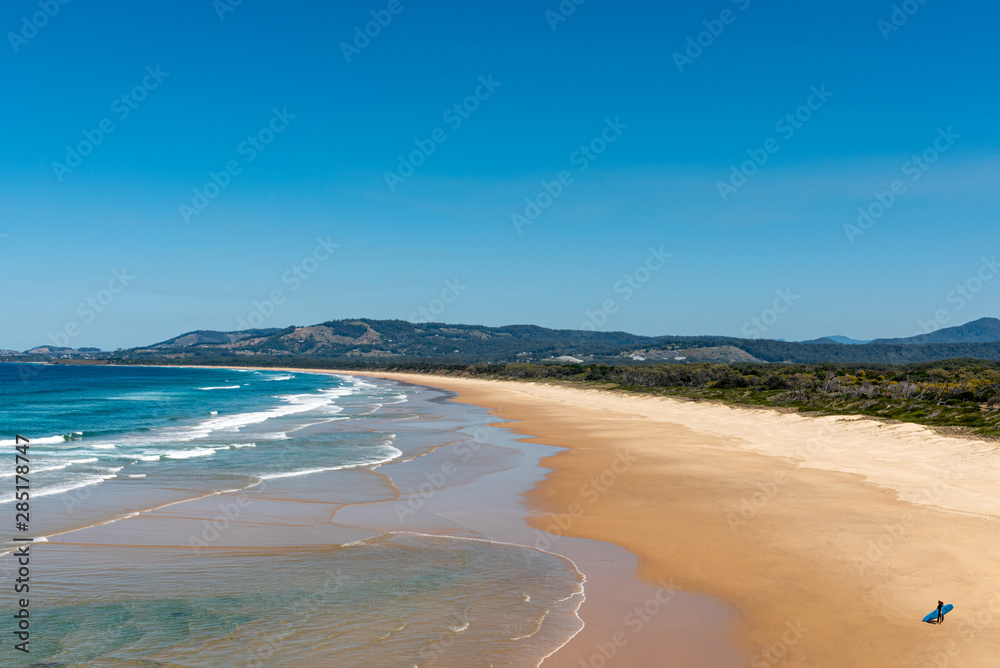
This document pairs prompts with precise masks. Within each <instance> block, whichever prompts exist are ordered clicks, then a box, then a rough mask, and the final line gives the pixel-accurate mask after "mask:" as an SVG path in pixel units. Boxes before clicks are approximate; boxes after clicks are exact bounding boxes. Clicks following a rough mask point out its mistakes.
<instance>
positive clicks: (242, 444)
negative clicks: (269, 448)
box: [229, 443, 257, 450]
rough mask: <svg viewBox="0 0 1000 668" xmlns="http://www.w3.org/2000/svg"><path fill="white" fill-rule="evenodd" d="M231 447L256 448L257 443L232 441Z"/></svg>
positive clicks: (235, 448) (236, 448)
mask: <svg viewBox="0 0 1000 668" xmlns="http://www.w3.org/2000/svg"><path fill="white" fill-rule="evenodd" d="M229 447H230V448H232V449H234V450H238V449H239V448H256V447H257V444H256V443H230V444H229Z"/></svg>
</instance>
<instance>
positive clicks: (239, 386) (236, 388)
mask: <svg viewBox="0 0 1000 668" xmlns="http://www.w3.org/2000/svg"><path fill="white" fill-rule="evenodd" d="M241 387H243V386H242V385H222V386H221V387H199V388H198V389H199V390H238V389H240V388H241Z"/></svg>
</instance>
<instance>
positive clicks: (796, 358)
mask: <svg viewBox="0 0 1000 668" xmlns="http://www.w3.org/2000/svg"><path fill="white" fill-rule="evenodd" d="M18 357H20V358H22V359H25V358H30V359H31V360H38V361H43V360H54V359H55V360H62V359H66V358H82V359H84V360H88V361H91V362H93V361H99V360H113V361H115V362H121V363H133V364H136V363H138V364H141V363H146V362H149V363H156V362H183V363H203V364H259V365H280V364H291V363H302V364H311V365H320V366H327V367H335V366H337V365H338V364H345V365H357V364H358V363H362V364H365V363H369V362H375V363H385V362H390V363H391V362H397V361H398V362H434V363H455V364H473V363H479V362H485V363H496V362H540V361H543V360H550V359H558V358H560V357H573V358H576V359H580V360H584V361H585V362H586V363H588V364H591V363H598V364H600V363H606V364H664V363H667V364H687V363H691V362H718V363H759V362H768V363H777V364H792V363H806V364H809V363H824V362H828V363H831V364H869V365H870V364H913V363H923V362H937V361H940V360H947V359H959V358H962V359H966V358H968V359H981V360H1000V320H997V319H995V318H984V319H982V320H977V321H976V322H972V323H968V324H967V325H963V326H961V327H952V328H948V329H943V330H940V331H938V332H934V333H933V334H930V335H927V336H926V337H923V336H922V337H912V338H910V339H890V340H881V341H872V342H868V343H865V342H863V341H857V340H855V339H850V338H848V337H843V336H829V337H824V338H821V339H816V340H814V341H806V342H801V343H799V342H794V341H776V340H770V339H737V338H733V337H726V336H656V337H653V336H639V335H636V334H629V333H627V332H600V331H582V330H567V329H547V328H545V327H537V326H535V325H507V326H505V327H485V326H479V325H449V324H444V323H412V322H406V321H402V320H372V319H368V318H359V319H356V320H331V321H328V322H324V323H320V324H318V325H311V326H308V327H286V328H284V329H276V328H275V329H254V330H245V331H239V332H216V331H208V330H198V331H194V332H187V333H186V334H182V335H180V336H175V337H174V338H172V339H167V340H166V341H161V342H160V343H156V344H153V345H150V346H143V347H140V348H132V349H129V350H119V351H115V352H104V353H99V352H92V351H90V350H88V351H85V352H81V351H76V350H73V349H71V348H55V347H52V346H39V347H38V348H34V349H32V350H31V351H28V354H22V355H13V356H10V355H5V358H6V359H10V358H15V359H16V358H18Z"/></svg>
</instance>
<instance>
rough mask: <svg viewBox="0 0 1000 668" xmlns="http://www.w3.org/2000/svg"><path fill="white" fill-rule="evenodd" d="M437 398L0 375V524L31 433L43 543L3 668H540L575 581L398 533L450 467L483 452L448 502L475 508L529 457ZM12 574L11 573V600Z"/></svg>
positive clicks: (261, 385)
mask: <svg viewBox="0 0 1000 668" xmlns="http://www.w3.org/2000/svg"><path fill="white" fill-rule="evenodd" d="M440 399H441V396H440V393H437V394H433V395H431V394H430V393H427V392H425V391H424V390H423V389H422V388H415V387H412V386H402V385H398V384H394V383H388V382H369V381H365V380H360V379H354V378H347V377H337V376H331V375H323V374H309V373H292V372H281V371H234V370H223V369H180V368H134V367H75V366H73V367H70V366H67V367H63V366H47V365H46V366H40V365H2V364H0V400H2V404H0V508H8V509H9V510H10V511H11V512H10V514H11V519H10V520H8V521H10V522H11V528H13V527H12V524H13V523H12V519H13V518H12V516H13V511H14V508H13V506H12V505H11V496H12V494H13V487H14V478H13V475H14V471H13V464H14V461H13V460H14V458H13V451H14V448H13V442H14V436H15V435H16V434H20V435H23V436H25V437H28V438H29V439H31V443H30V448H29V457H30V460H31V463H30V465H31V470H32V471H31V473H30V476H29V477H30V480H31V487H32V507H31V510H32V521H31V532H30V535H32V536H34V537H36V538H41V537H46V536H47V537H48V542H36V543H34V544H33V545H32V547H31V552H32V578H33V583H34V584H32V591H31V598H32V624H33V625H32V631H33V634H32V648H33V651H32V653H31V655H30V656H27V655H21V654H20V653H14V652H12V649H11V647H10V645H12V644H13V643H7V644H5V645H0V665H12V666H29V665H33V664H34V665H48V666H69V665H79V666H108V667H111V666H114V667H117V666H220V667H224V668H225V667H229V666H234V667H235V666H406V667H410V666H421V667H429V666H534V665H538V663H539V662H540V661H541V660H542V658H543V657H545V656H547V655H548V654H550V653H551V652H553V651H555V650H556V649H557V648H558V647H560V646H561V645H562V644H563V643H564V642H565V641H566V640H567V639H568V638H569V637H571V636H572V635H573V634H574V633H575V632H576V631H577V630H578V629H579V618H578V617H577V616H576V609H577V608H578V607H579V605H580V603H581V601H582V576H581V575H580V573H579V572H578V571H577V570H576V568H575V566H574V565H573V563H572V562H570V561H568V560H566V559H564V558H562V557H558V556H556V555H553V554H549V553H544V552H537V551H532V552H531V554H530V558H525V555H526V552H525V550H524V549H523V548H520V547H515V546H512V545H509V544H506V543H503V542H497V541H494V540H490V537H489V536H486V535H482V534H479V533H477V532H475V531H473V530H471V529H469V528H468V527H467V526H465V525H464V524H460V523H458V524H456V523H454V522H452V521H450V520H448V521H444V520H441V521H439V519H440V518H438V519H435V518H434V517H431V518H430V520H429V521H427V522H423V523H422V524H421V525H420V526H422V527H425V528H426V527H434V526H437V527H438V528H437V529H433V530H432V531H433V533H437V534H445V533H449V532H451V533H455V534H458V535H461V537H456V536H449V535H427V534H426V533H421V531H424V530H425V529H417V528H416V527H415V519H412V518H407V519H406V522H403V521H402V520H400V519H397V517H398V511H399V502H398V500H399V499H400V498H404V497H405V496H407V495H412V494H413V491H412V490H411V489H410V488H416V487H418V486H419V484H420V483H421V482H424V481H426V480H428V479H429V478H427V477H426V476H427V473H428V472H430V473H432V474H433V472H434V471H437V470H440V467H441V459H442V457H444V456H449V457H452V458H454V459H455V460H456V461H460V460H461V461H464V458H460V457H459V456H458V455H459V454H460V453H462V452H470V453H471V452H475V453H477V455H476V457H474V458H472V459H470V460H469V461H468V462H467V463H464V464H462V466H461V470H459V471H458V472H456V473H455V474H454V475H453V476H452V477H451V478H449V480H448V485H447V487H455V486H468V487H471V486H474V485H475V484H476V481H477V479H478V478H480V477H482V476H485V475H488V474H489V473H490V471H500V470H509V469H511V468H512V467H513V466H514V465H515V464H516V461H518V460H517V457H519V456H520V454H519V453H517V452H515V451H513V450H510V449H507V448H503V447H493V446H490V445H488V444H487V443H485V441H484V440H483V439H482V438H481V437H480V435H481V434H482V433H485V432H484V427H483V424H484V420H492V418H489V417H488V416H486V415H485V414H484V412H483V411H481V410H480V409H476V408H474V407H467V406H462V405H458V404H453V403H442V402H441V401H440ZM463 444H464V447H465V450H464V451H461V450H452V449H453V448H461V447H463ZM470 444H471V447H470ZM487 450H489V454H488V456H487V455H486V454H485V453H486V451H487ZM449 470H450V469H449ZM407 490H409V491H407ZM220 493H221V496H218V495H219V494H220ZM473 498H474V497H473ZM236 500H239V502H240V506H239V511H238V512H239V513H240V516H239V517H238V518H236V517H232V516H230V518H229V519H227V518H226V517H225V516H223V515H221V514H220V512H219V509H220V508H226V507H229V508H236V506H234V505H233V504H234V503H235V501H236ZM185 501H187V503H179V502H185ZM513 503H514V504H515V505H516V502H513ZM226 504H228V506H227V505H226ZM380 504H381V505H380ZM393 504H395V505H393ZM348 509H352V510H358V511H363V512H361V513H360V514H355V515H350V514H349V515H348V517H353V518H354V519H351V520H349V521H347V523H346V524H344V523H342V522H341V520H340V519H339V518H340V517H341V516H342V515H343V513H344V512H346V510H348ZM366 513H367V514H366ZM2 515H3V513H0V516H2ZM362 517H368V518H369V519H370V523H369V524H368V525H365V526H362V525H361V524H358V522H359V521H362V520H360V519H358V518H362ZM230 519H231V520H232V521H230ZM237 519H238V521H237ZM421 519H422V521H423V520H424V519H426V518H421ZM209 522H214V526H216V527H218V532H217V533H216V531H214V530H213V529H211V528H209V524H208V523H209ZM435 523H437V524H435ZM88 527H89V528H88ZM373 527H374V528H373ZM203 528H205V529H207V530H208V531H209V532H211V534H212V535H208V534H206V533H205V531H204V530H203ZM79 529H83V530H82V531H79ZM67 532H70V533H67ZM95 532H96V533H95ZM13 533H14V532H13V531H11V530H7V531H2V532H0V535H2V537H3V538H2V540H3V544H2V545H0V548H3V547H6V548H7V549H9V548H10V547H11V546H12V545H13V543H12V542H11V540H10V538H11V536H12V534H13ZM192 536H197V537H200V539H199V541H198V544H199V545H202V546H203V547H199V548H197V549H192V547H191V546H192V545H193V544H194V543H192V542H191V537H192ZM42 539H43V540H44V538H42ZM15 568H16V567H15V566H14V565H13V559H12V555H11V554H7V555H6V556H5V557H0V586H7V585H6V584H4V583H6V582H7V581H8V580H10V579H11V578H12V577H13V573H14V572H15ZM11 605H12V601H11V597H10V596H8V597H4V598H3V600H2V601H0V616H2V617H3V618H6V619H12V617H10V613H11V612H12V609H11ZM0 626H2V625H0ZM8 630H11V629H8V628H7V627H6V626H2V628H0V632H6V631H8Z"/></svg>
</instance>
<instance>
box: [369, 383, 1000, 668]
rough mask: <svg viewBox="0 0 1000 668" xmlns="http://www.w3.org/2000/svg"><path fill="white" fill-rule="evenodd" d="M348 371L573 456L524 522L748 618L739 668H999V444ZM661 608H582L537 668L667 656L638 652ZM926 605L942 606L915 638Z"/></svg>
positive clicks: (664, 402) (656, 401)
mask: <svg viewBox="0 0 1000 668" xmlns="http://www.w3.org/2000/svg"><path fill="white" fill-rule="evenodd" d="M361 375H368V376H374V377H381V378H391V379H395V380H400V381H406V382H411V383H414V384H419V385H426V386H433V387H438V388H443V389H447V390H450V391H453V392H456V393H457V394H458V398H457V401H460V402H468V403H472V404H476V405H478V406H481V407H485V408H487V409H489V410H490V411H491V412H492V413H493V414H495V415H497V416H498V417H500V418H504V419H507V420H514V421H515V422H510V423H504V425H503V426H505V427H508V428H510V429H513V430H514V431H516V432H517V433H519V434H522V435H524V436H525V438H527V439H528V440H531V441H534V442H538V443H545V444H549V445H556V446H561V447H564V448H566V449H565V450H564V451H561V452H560V453H559V454H556V455H554V456H551V457H548V458H546V459H544V460H543V462H542V463H543V465H544V466H546V467H547V468H549V469H551V473H550V474H549V475H548V476H547V477H546V478H545V479H544V480H543V481H542V482H541V483H540V484H539V485H537V486H536V488H535V489H533V490H532V491H530V492H528V493H527V494H526V498H527V500H528V502H529V505H530V507H531V508H532V509H533V513H534V514H533V516H532V517H530V518H529V521H530V523H531V524H532V526H534V527H535V528H536V529H539V530H541V531H543V532H547V533H545V535H548V536H551V538H552V539H553V540H556V541H558V540H559V539H560V538H559V537H560V536H572V537H578V538H588V539H593V540H599V541H606V542H609V543H613V544H615V545H619V546H622V547H624V548H626V549H627V550H628V551H629V552H631V553H632V554H634V555H636V556H637V557H638V576H639V577H640V578H641V579H642V580H643V581H645V582H647V583H649V584H650V585H653V586H657V585H658V583H663V584H667V583H670V584H671V586H672V587H676V588H678V589H681V590H686V591H690V592H696V593H702V594H708V595H711V596H714V597H717V598H719V599H722V600H724V601H727V602H730V603H732V604H733V605H735V606H736V607H738V609H739V610H740V611H742V613H743V616H744V621H743V622H742V623H741V624H737V625H736V627H737V628H735V629H734V630H733V632H732V634H731V635H732V636H733V637H732V640H733V641H734V642H737V643H739V644H740V645H742V646H743V647H745V649H746V650H747V652H748V656H750V657H751V658H750V665H751V666H754V667H759V666H780V665H798V666H949V665H950V666H992V665H995V663H996V656H997V655H998V654H1000V637H998V636H997V635H996V633H995V629H996V624H997V621H998V619H1000V617H998V615H1000V593H998V591H1000V572H998V570H997V569H996V566H995V555H996V552H997V548H998V547H1000V541H998V539H997V533H996V532H997V517H998V515H1000V512H998V507H1000V506H998V503H997V498H996V494H997V492H996V490H998V489H1000V455H998V453H997V446H996V444H994V443H990V442H985V441H976V440H972V439H962V438H956V437H948V436H942V435H939V434H936V433H935V432H933V431H931V430H929V429H925V428H923V427H919V426H915V425H906V424H884V423H880V422H877V421H874V420H869V419H858V418H838V417H821V418H814V417H803V416H800V415H797V414H788V413H780V412H776V411H767V410H754V409H743V408H731V407H727V406H723V405H718V404H713V403H707V402H703V403H693V402H686V401H682V400H676V399H670V398H660V397H651V396H643V395H631V394H625V393H620V392H609V391H603V390H594V389H581V388H572V387H565V386H554V385H545V384H537V383H521V382H509V381H487V380H478V379H464V378H455V377H440V376H427V375H410V374H379V373H366V374H361ZM664 598H665V599H666V600H664V601H663V604H662V605H655V606H651V607H650V611H652V610H653V608H655V609H656V613H655V614H654V615H651V616H650V620H649V621H648V622H646V621H639V620H637V619H636V617H635V616H634V615H633V616H632V617H628V616H626V617H621V616H616V615H601V614H600V612H599V611H597V610H591V611H589V612H590V614H589V615H588V614H587V613H588V611H587V610H586V609H584V610H583V611H582V612H583V616H584V621H585V622H586V623H587V628H586V629H584V631H583V632H581V633H580V634H579V635H578V636H577V637H576V638H574V640H573V641H571V642H570V643H569V644H568V645H567V646H566V647H564V648H563V649H562V650H561V651H560V652H559V653H557V654H556V655H555V656H553V657H551V658H550V659H549V660H547V661H546V665H553V666H581V665H582V666H586V665H604V663H603V662H602V661H601V660H600V656H598V654H599V652H600V650H601V648H602V647H603V648H604V649H605V653H606V654H607V653H609V652H613V651H614V648H613V647H612V645H617V646H618V648H619V649H622V650H623V651H622V652H621V653H619V654H618V655H617V656H615V657H614V658H613V659H612V660H613V661H615V662H616V663H617V664H618V665H656V664H652V663H644V664H640V663H634V662H633V661H631V660H628V659H626V658H625V654H626V652H624V648H625V647H626V646H629V647H635V646H637V645H639V644H643V645H644V646H645V648H646V650H645V651H652V650H653V649H655V647H656V645H657V642H661V643H662V642H664V641H662V640H660V639H659V638H649V637H643V636H657V635H658V634H657V632H656V631H654V630H653V629H654V628H655V627H656V624H655V623H654V621H655V620H654V617H655V616H656V615H659V614H668V613H667V612H661V611H668V612H669V614H674V613H676V614H677V616H678V618H681V619H682V618H683V616H684V612H683V610H676V611H675V610H671V605H670V602H669V599H667V598H666V597H664ZM938 599H943V600H944V601H945V602H947V603H952V604H954V605H955V611H954V612H952V613H951V614H950V615H948V617H947V618H946V621H945V623H944V624H942V625H940V626H937V625H929V624H923V623H921V621H920V620H921V618H922V617H923V616H924V615H925V614H927V613H928V612H931V610H932V609H933V608H934V607H935V605H936V603H937V601H938ZM674 607H677V606H676V605H675V606H674ZM609 643H611V644H609ZM595 652H597V653H598V654H595ZM646 656H653V655H652V654H648V655H646ZM609 664H610V662H609ZM689 665H710V664H709V663H707V662H706V663H704V664H698V663H691V664H689Z"/></svg>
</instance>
